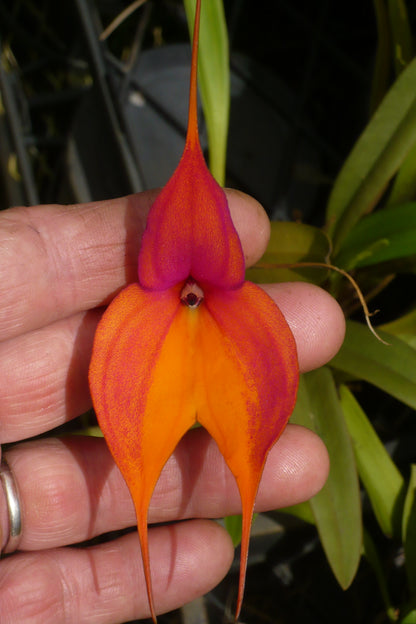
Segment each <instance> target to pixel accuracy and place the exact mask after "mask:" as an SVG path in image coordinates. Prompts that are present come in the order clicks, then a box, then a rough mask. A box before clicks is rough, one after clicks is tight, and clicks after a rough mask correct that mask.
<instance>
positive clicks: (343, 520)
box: [291, 368, 362, 589]
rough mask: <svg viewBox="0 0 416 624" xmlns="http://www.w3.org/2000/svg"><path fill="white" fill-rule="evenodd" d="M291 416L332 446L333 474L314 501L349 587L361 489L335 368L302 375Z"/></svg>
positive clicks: (326, 544) (328, 547)
mask: <svg viewBox="0 0 416 624" xmlns="http://www.w3.org/2000/svg"><path fill="white" fill-rule="evenodd" d="M291 422H295V423H297V424H301V425H304V426H305V427H308V428H309V429H312V430H313V431H315V432H316V433H317V434H318V435H319V436H320V437H321V438H322V439H323V441H324V443H325V445H326V447H327V449H328V453H329V457H330V464H331V468H330V473H329V477H328V480H327V482H326V484H325V486H324V487H323V489H322V490H321V491H320V492H319V493H318V494H317V495H316V496H314V497H313V498H312V499H311V500H310V505H311V509H312V513H313V516H314V518H315V523H316V526H317V528H318V531H319V535H320V538H321V542H322V546H323V548H324V550H325V553H326V556H327V558H328V562H329V564H330V566H331V568H332V570H333V572H334V574H335V576H336V578H337V580H338V582H339V584H340V585H341V587H343V588H344V589H345V588H347V587H348V586H349V585H350V584H351V582H352V580H353V579H354V576H355V573H356V571H357V568H358V564H359V561H360V557H361V549H362V521H361V506H360V491H359V483H358V476H357V469H356V465H355V458H354V451H353V448H352V443H351V438H350V436H349V434H348V430H347V427H346V425H345V421H344V416H343V412H342V408H341V405H340V402H339V398H338V395H337V391H336V388H335V384H334V380H333V377H332V374H331V372H330V370H329V369H327V368H321V369H319V370H317V371H313V372H311V373H307V374H306V375H302V378H301V382H300V386H299V395H298V401H297V404H296V408H295V412H294V414H293V415H292V418H291Z"/></svg>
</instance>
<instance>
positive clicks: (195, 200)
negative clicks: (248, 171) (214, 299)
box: [138, 140, 245, 291]
mask: <svg viewBox="0 0 416 624" xmlns="http://www.w3.org/2000/svg"><path fill="white" fill-rule="evenodd" d="M244 268H245V267H244V255H243V251H242V248H241V243H240V240H239V238H238V234H237V232H236V230H235V228H234V225H233V222H232V220H231V216H230V211H229V208H228V204H227V198H226V196H225V193H224V191H223V189H222V188H221V187H220V186H219V185H218V184H217V183H216V181H215V180H214V179H213V177H212V176H211V174H210V173H209V171H208V169H207V166H206V164H205V160H204V156H203V154H202V151H201V148H200V146H199V143H198V142H193V141H189V140H188V141H187V144H186V148H185V151H184V153H183V156H182V159H181V161H180V163H179V165H178V167H177V169H176V171H175V172H174V174H173V176H172V177H171V179H170V180H169V182H168V183H167V185H166V186H165V187H164V188H163V189H162V191H161V192H160V194H159V196H158V198H157V199H156V201H155V203H154V204H153V206H152V208H151V210H150V213H149V216H148V220H147V227H146V231H145V233H144V235H143V240H142V246H141V249H140V253H139V267H138V270H139V282H140V284H141V286H142V287H143V288H145V289H147V290H156V291H160V290H166V289H168V288H170V287H171V286H173V285H174V284H178V283H180V282H183V281H184V280H186V279H188V278H189V277H192V278H193V279H194V280H195V281H196V282H198V283H200V284H201V285H207V286H215V287H216V288H220V289H226V290H228V289H234V288H238V287H240V286H241V285H242V284H243V282H244Z"/></svg>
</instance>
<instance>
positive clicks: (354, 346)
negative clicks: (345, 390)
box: [330, 321, 416, 408]
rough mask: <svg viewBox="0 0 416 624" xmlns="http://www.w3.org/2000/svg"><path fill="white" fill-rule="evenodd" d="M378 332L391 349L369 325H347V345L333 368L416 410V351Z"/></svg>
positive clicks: (393, 337)
mask: <svg viewBox="0 0 416 624" xmlns="http://www.w3.org/2000/svg"><path fill="white" fill-rule="evenodd" d="M377 331H378V333H379V334H380V336H381V338H383V339H384V340H386V342H388V343H389V345H385V344H383V343H381V342H380V341H379V340H377V338H375V336H373V334H372V333H371V332H370V331H369V329H368V327H367V326H366V325H363V324H361V323H356V322H355V321H347V333H346V337H345V340H344V344H343V345H342V347H341V349H340V350H339V352H338V353H337V355H336V356H335V357H334V358H333V359H332V360H331V362H330V364H331V366H332V367H333V368H335V369H338V370H340V371H343V372H344V373H348V375H350V376H352V377H354V378H357V379H363V380H365V381H368V382H369V383H371V384H373V385H375V386H377V387H378V388H381V389H382V390H384V391H385V392H387V393H389V394H391V395H392V396H394V397H396V399H399V400H400V401H403V403H406V405H410V407H413V408H416V350H415V349H412V348H411V347H409V346H408V345H407V344H406V343H404V342H403V341H402V340H400V339H399V338H396V337H395V336H392V335H389V334H386V333H384V332H383V331H379V330H378V329H377Z"/></svg>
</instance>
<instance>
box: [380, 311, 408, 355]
mask: <svg viewBox="0 0 416 624" xmlns="http://www.w3.org/2000/svg"><path fill="white" fill-rule="evenodd" d="M380 329H382V330H383V331H385V332H387V333H388V334H392V335H393V336H396V337H397V338H400V340H402V341H403V342H405V343H406V344H407V345H409V346H410V347H412V348H413V349H416V309H415V310H411V311H410V312H408V313H407V314H405V315H403V316H401V317H400V318H398V319H396V320H395V321H392V322H391V323H386V324H385V325H382V326H381V327H380Z"/></svg>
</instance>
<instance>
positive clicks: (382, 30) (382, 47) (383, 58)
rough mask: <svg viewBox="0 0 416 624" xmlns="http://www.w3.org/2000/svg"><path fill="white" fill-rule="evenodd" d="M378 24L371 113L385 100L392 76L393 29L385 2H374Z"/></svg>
mask: <svg viewBox="0 0 416 624" xmlns="http://www.w3.org/2000/svg"><path fill="white" fill-rule="evenodd" d="M373 5H374V11H375V14H376V22H377V50H376V58H375V63H374V73H373V84H372V86H371V105H370V109H371V111H374V110H375V109H376V108H377V106H378V105H379V104H380V102H381V100H382V99H383V97H384V95H385V93H386V91H387V88H388V84H389V78H390V74H391V29H390V22H389V17H388V12H387V7H386V3H385V0H373Z"/></svg>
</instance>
